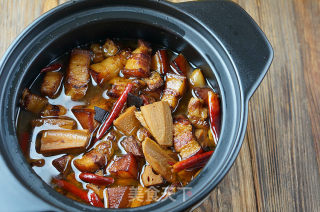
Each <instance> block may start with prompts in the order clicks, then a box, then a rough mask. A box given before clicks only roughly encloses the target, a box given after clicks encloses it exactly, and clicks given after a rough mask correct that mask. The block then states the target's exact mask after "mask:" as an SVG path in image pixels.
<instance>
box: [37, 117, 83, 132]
mask: <svg viewBox="0 0 320 212" xmlns="http://www.w3.org/2000/svg"><path fill="white" fill-rule="evenodd" d="M42 125H49V126H50V125H51V126H58V127H61V128H64V129H69V130H72V129H75V128H76V126H77V123H76V122H75V121H74V120H72V119H69V118H43V119H34V120H32V121H31V126H32V127H33V128H34V127H40V126H42Z"/></svg>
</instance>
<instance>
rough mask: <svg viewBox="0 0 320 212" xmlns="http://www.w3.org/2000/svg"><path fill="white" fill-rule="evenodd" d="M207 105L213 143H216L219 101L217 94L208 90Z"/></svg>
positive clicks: (217, 138) (218, 125)
mask: <svg viewBox="0 0 320 212" xmlns="http://www.w3.org/2000/svg"><path fill="white" fill-rule="evenodd" d="M208 106H209V116H210V126H211V130H212V133H213V139H214V142H215V144H217V143H218V140H219V134H220V103H219V97H218V94H216V93H214V92H212V91H208Z"/></svg>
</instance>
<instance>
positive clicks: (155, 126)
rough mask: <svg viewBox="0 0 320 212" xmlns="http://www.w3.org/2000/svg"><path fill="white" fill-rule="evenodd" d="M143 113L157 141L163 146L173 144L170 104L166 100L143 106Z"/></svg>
mask: <svg viewBox="0 0 320 212" xmlns="http://www.w3.org/2000/svg"><path fill="white" fill-rule="evenodd" d="M141 113H142V115H143V118H144V121H145V123H146V125H147V126H148V127H147V129H149V130H150V132H151V134H152V135H153V137H154V138H155V139H156V141H157V142H158V143H159V144H160V145H163V146H172V144H173V143H172V139H173V121H172V116H171V110H170V107H169V104H168V103H167V102H164V101H159V102H155V103H152V104H149V105H145V106H142V107H141Z"/></svg>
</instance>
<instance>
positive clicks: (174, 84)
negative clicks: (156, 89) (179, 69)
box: [161, 73, 187, 110]
mask: <svg viewBox="0 0 320 212" xmlns="http://www.w3.org/2000/svg"><path fill="white" fill-rule="evenodd" d="M186 88H187V78H186V77H184V76H180V75H177V74H170V73H168V74H167V75H166V83H165V89H164V91H163V95H162V97H161V100H162V101H166V102H168V103H169V106H170V108H171V109H173V110H174V109H175V108H176V106H177V105H178V102H179V99H180V98H181V97H182V96H183V94H184V93H185V91H186Z"/></svg>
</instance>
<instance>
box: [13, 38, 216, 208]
mask: <svg viewBox="0 0 320 212" xmlns="http://www.w3.org/2000/svg"><path fill="white" fill-rule="evenodd" d="M20 105H21V107H20V108H21V110H20V111H19V114H18V117H17V129H18V130H17V132H18V137H19V143H20V146H21V149H22V152H23V153H24V155H25V157H26V160H27V161H28V162H29V163H30V165H31V166H32V168H33V170H34V171H35V172H36V173H37V174H38V175H39V176H40V177H41V178H42V180H44V181H45V182H46V183H48V184H49V185H51V186H52V187H53V188H54V189H55V190H56V191H58V192H59V193H61V194H63V195H65V196H66V197H69V198H72V199H74V200H76V201H80V202H82V203H85V204H90V205H93V206H96V207H106V208H129V207H139V206H143V205H146V204H150V203H153V202H156V201H160V200H163V199H166V198H168V196H169V195H171V194H173V193H175V192H176V191H178V190H179V189H181V188H182V187H184V186H187V184H188V183H189V182H190V181H191V180H192V179H194V178H195V177H196V176H197V175H198V174H199V172H200V171H201V169H202V167H203V166H204V165H205V164H206V162H207V161H208V160H209V158H210V156H211V155H212V153H213V150H214V148H215V146H216V144H217V142H218V136H219V132H220V122H221V121H220V120H221V111H220V100H219V96H218V94H217V93H215V92H214V91H213V90H212V89H211V88H210V87H209V86H208V84H207V80H206V79H205V78H204V76H203V74H202V71H201V70H200V69H198V68H197V67H195V66H194V65H192V64H191V63H189V62H188V61H187V60H186V59H185V57H184V56H183V55H182V54H179V53H176V52H173V51H171V50H169V49H167V48H164V47H161V46H157V45H150V44H149V43H147V42H145V41H142V40H139V41H137V40H119V39H113V40H111V39H107V40H104V41H101V42H97V43H91V44H88V45H84V46H79V47H78V48H76V49H73V50H72V51H70V52H68V53H66V54H65V55H63V56H61V57H60V58H58V59H57V60H55V61H54V62H53V63H51V64H50V65H48V66H47V67H44V69H42V70H39V75H38V76H37V77H36V78H35V79H34V81H33V82H32V83H31V85H30V86H29V87H28V88H26V89H25V90H24V91H23V93H22V94H21V100H20ZM112 117H114V118H112ZM107 122H108V123H107ZM107 124H110V126H111V127H110V128H109V129H104V127H103V126H105V125H107ZM108 126H109V125H108ZM100 135H101V136H100Z"/></svg>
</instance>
